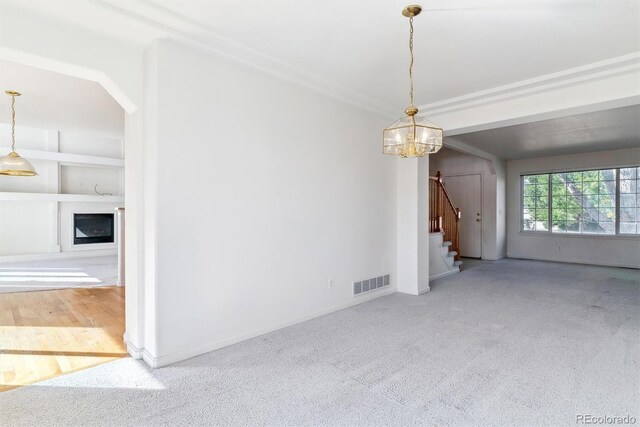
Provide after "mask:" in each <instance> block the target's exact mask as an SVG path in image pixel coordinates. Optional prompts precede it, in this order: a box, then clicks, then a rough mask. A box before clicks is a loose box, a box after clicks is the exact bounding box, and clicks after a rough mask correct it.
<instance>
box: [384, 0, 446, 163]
mask: <svg viewBox="0 0 640 427" xmlns="http://www.w3.org/2000/svg"><path fill="white" fill-rule="evenodd" d="M421 11H422V7H421V6H418V5H411V6H407V7H405V8H404V9H403V10H402V14H403V15H404V16H406V17H407V18H409V56H410V58H411V62H410V63H409V82H410V89H409V106H408V107H407V109H406V110H404V112H405V114H406V116H405V117H403V118H401V119H400V120H398V121H396V122H395V123H393V124H392V125H391V126H389V127H387V128H386V129H385V130H384V131H383V132H382V152H383V153H384V154H393V155H396V156H400V157H405V158H406V157H423V156H426V155H428V154H434V153H437V152H438V150H440V148H442V136H443V133H444V131H443V130H442V128H440V127H438V126H436V125H434V124H433V123H431V122H430V121H429V120H427V119H425V118H424V117H420V116H416V114H417V113H418V109H417V108H416V106H415V105H413V18H414V17H415V16H418V15H419V14H420V12H421Z"/></svg>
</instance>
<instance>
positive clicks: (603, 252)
mask: <svg viewBox="0 0 640 427" xmlns="http://www.w3.org/2000/svg"><path fill="white" fill-rule="evenodd" d="M638 164H640V148H632V149H626V150H611V151H600V152H596V153H583V154H571V155H566V156H555V157H540V158H536V159H524V160H509V161H508V162H507V191H508V194H507V198H508V200H509V205H508V215H507V238H508V255H509V257H510V258H527V259H540V260H549V261H564V262H576V263H583V264H598V265H608V266H619V267H634V268H640V259H639V258H638V247H640V237H634V236H585V235H562V234H550V233H545V234H536V233H531V232H528V233H527V232H522V231H520V191H521V189H520V175H523V174H529V173H544V172H560V171H570V170H580V169H591V168H593V169H597V168H607V167H622V166H637V165H638Z"/></svg>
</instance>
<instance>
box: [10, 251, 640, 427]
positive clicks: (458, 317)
mask: <svg viewBox="0 0 640 427" xmlns="http://www.w3.org/2000/svg"><path fill="white" fill-rule="evenodd" d="M639 282H640V280H639V272H638V271H637V270H628V269H619V268H603V267H593V266H579V265H571V264H557V263H547V262H534V261H520V260H503V261H498V262H494V263H482V264H481V265H477V266H475V267H474V268H471V269H468V270H467V271H463V272H462V273H460V274H456V275H453V276H449V277H447V278H444V279H441V280H438V281H435V282H434V283H432V291H431V292H430V293H427V294H424V295H422V296H419V297H414V296H408V295H402V294H394V295H391V296H387V297H383V298H380V299H377V300H375V301H372V302H368V303H365V304H362V305H359V306H357V307H354V308H350V309H347V310H343V311H340V312H337V313H333V314H331V315H327V316H324V317H321V318H318V319H315V320H312V321H309V322H305V323H303V324H300V325H296V326H293V327H290V328H286V329H283V330H280V331H277V332H274V333H271V334H268V335H264V336H262V337H259V338H256V339H252V340H249V341H246V342H243V343H240V344H237V345H234V346H231V347H227V348H225V349H222V350H219V351H216V352H212V353H209V354H206V355H203V356H200V357H197V358H194V359H191V360H188V361H184V362H181V363H177V364H175V365H172V366H169V367H166V368H162V369H157V370H154V371H149V370H148V369H147V368H146V367H145V366H144V365H143V364H142V363H140V362H138V361H134V360H131V359H124V360H120V361H116V362H112V363H108V364H105V365H102V366H99V367H97V368H93V369H90V370H86V371H82V372H78V373H75V374H70V375H67V376H64V377H60V378H57V379H55V380H51V381H46V382H42V383H39V384H37V385H33V386H28V387H24V388H21V389H17V390H14V391H9V392H6V393H2V394H0V423H1V424H3V425H29V426H34V425H48V426H51V425H83V426H87V425H108V426H116V425H149V426H151V425H242V426H245V425H331V426H334V425H367V426H368V425H394V426H395V425H419V424H420V425H434V424H437V425H474V426H475V425H575V424H576V417H577V416H578V415H581V414H590V415H596V416H626V415H630V416H633V417H635V418H636V419H640V414H638V402H639V399H640V396H639V388H640V381H639V378H640V336H639V331H640V328H639V324H640V318H639V315H640V286H639ZM199 327H211V328H214V327H215V325H199Z"/></svg>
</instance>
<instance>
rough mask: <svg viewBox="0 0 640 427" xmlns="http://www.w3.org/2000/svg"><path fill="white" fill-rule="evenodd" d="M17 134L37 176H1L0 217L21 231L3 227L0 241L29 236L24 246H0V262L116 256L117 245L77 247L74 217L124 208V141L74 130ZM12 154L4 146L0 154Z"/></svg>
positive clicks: (21, 149) (25, 129) (22, 149)
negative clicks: (80, 254)
mask: <svg viewBox="0 0 640 427" xmlns="http://www.w3.org/2000/svg"><path fill="white" fill-rule="evenodd" d="M2 126H3V125H0V128H1V127H2ZM19 130H20V133H19V134H20V135H21V136H22V140H21V145H19V147H18V151H19V153H20V155H21V156H23V157H24V158H26V159H28V160H29V161H31V162H32V164H33V165H34V167H35V168H36V171H37V172H38V174H39V175H38V176H34V177H27V178H25V177H0V219H2V220H3V221H7V222H8V223H9V222H11V223H12V224H21V225H20V227H21V228H20V229H19V230H16V229H15V227H8V228H5V230H6V231H5V232H4V234H2V233H0V234H2V236H0V237H1V238H0V240H2V239H4V240H5V241H8V240H10V239H12V238H14V237H13V236H14V235H16V234H18V233H21V235H23V236H28V238H27V239H26V243H24V244H23V246H22V247H20V248H17V249H16V248H14V247H11V248H10V247H9V246H5V247H0V261H1V260H2V259H4V258H15V257H18V258H19V257H25V256H26V257H30V256H35V257H43V256H44V257H48V256H52V257H53V256H57V255H60V253H61V252H66V253H67V254H69V253H74V254H79V253H85V254H86V253H89V252H91V253H101V254H107V253H111V252H114V253H115V247H116V244H115V243H113V244H104V245H82V246H78V245H74V244H73V238H72V237H73V215H74V213H77V212H82V213H93V212H95V213H104V212H114V209H115V208H120V207H124V159H123V158H122V157H121V156H122V154H123V146H122V141H119V140H116V139H114V138H110V137H104V136H96V135H93V134H85V133H80V132H73V131H55V130H44V129H35V128H22V129H19ZM9 151H10V147H6V146H0V153H7V152H9ZM96 186H97V187H96ZM98 193H102V194H105V195H101V194H98ZM18 219H24V221H22V222H20V221H17V220H18ZM12 233H13V234H12ZM22 241H23V242H25V239H23V240H22ZM14 246H15V245H14ZM9 248H10V250H9ZM2 249H4V251H3V250H2ZM38 259H39V258H38Z"/></svg>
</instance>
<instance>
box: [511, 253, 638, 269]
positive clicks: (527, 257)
mask: <svg viewBox="0 0 640 427" xmlns="http://www.w3.org/2000/svg"><path fill="white" fill-rule="evenodd" d="M507 258H510V259H530V260H534V261H551V262H564V263H568V264H586V265H598V266H601V267H622V268H633V269H636V270H638V269H640V265H629V264H618V263H615V262H613V263H611V262H610V263H604V262H599V261H585V260H582V259H558V258H546V257H534V256H526V257H524V256H513V255H507Z"/></svg>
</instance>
